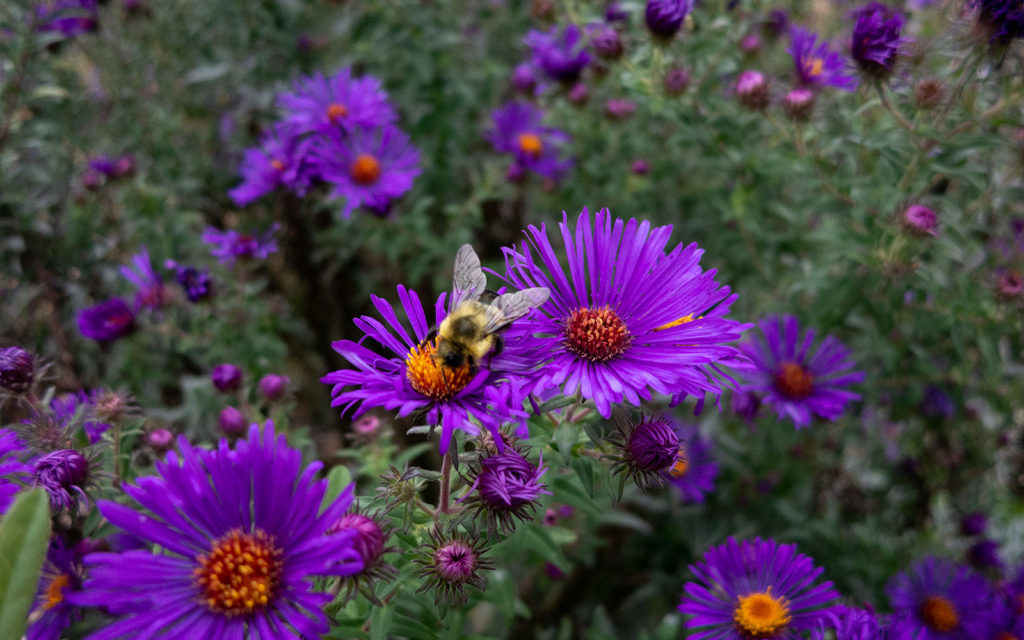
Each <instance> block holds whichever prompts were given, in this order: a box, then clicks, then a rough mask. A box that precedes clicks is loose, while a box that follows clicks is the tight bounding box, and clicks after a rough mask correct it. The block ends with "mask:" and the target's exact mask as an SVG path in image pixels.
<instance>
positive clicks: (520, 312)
mask: <svg viewBox="0 0 1024 640" xmlns="http://www.w3.org/2000/svg"><path fill="white" fill-rule="evenodd" d="M550 295H551V291H550V290H549V289H548V288H547V287H533V288H532V289H523V290H522V291H515V292H513V293H506V294H504V295H500V296H498V297H497V298H495V299H494V302H492V303H491V304H489V305H487V312H486V313H487V322H486V323H485V324H484V328H483V331H484V333H494V332H495V331H500V330H501V329H504V328H505V327H507V326H508V325H510V324H512V323H513V322H515V321H516V320H518V319H519V318H522V317H523V316H525V315H526V314H527V313H529V312H530V309H533V308H536V307H539V306H540V305H542V304H544V303H545V302H547V301H548V296H550Z"/></svg>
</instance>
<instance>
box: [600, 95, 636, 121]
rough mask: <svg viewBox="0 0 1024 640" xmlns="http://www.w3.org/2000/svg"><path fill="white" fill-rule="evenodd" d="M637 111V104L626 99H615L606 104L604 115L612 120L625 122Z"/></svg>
mask: <svg viewBox="0 0 1024 640" xmlns="http://www.w3.org/2000/svg"><path fill="white" fill-rule="evenodd" d="M635 111H636V103H635V102H633V101H632V100H626V99H624V98H613V99H611V100H608V101H607V102H605V103H604V114H605V115H606V116H608V118H609V119H610V120H625V119H626V118H628V117H629V116H631V115H633V113H634V112H635Z"/></svg>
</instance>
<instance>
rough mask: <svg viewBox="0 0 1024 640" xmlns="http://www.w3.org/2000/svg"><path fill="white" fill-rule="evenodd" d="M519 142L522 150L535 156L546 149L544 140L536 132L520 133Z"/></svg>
mask: <svg viewBox="0 0 1024 640" xmlns="http://www.w3.org/2000/svg"><path fill="white" fill-rule="evenodd" d="M518 143H519V150H520V151H522V152H523V153H525V154H528V155H531V156H533V157H534V158H536V157H537V156H539V155H540V152H541V151H543V149H544V142H543V141H542V140H541V139H540V136H538V135H537V134H535V133H520V134H519V139H518Z"/></svg>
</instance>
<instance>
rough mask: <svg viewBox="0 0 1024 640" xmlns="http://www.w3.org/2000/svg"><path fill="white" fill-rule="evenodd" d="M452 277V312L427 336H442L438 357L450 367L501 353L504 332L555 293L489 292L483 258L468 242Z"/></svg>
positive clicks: (474, 363)
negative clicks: (481, 261) (478, 255)
mask: <svg viewBox="0 0 1024 640" xmlns="http://www.w3.org/2000/svg"><path fill="white" fill-rule="evenodd" d="M452 280H453V283H452V284H453V287H452V302H451V306H450V307H449V308H450V309H452V311H451V313H449V314H448V317H447V318H445V319H444V320H443V321H442V322H441V325H440V326H439V327H438V328H437V331H436V332H433V333H432V334H431V335H429V336H428V337H427V340H428V341H429V340H432V339H433V338H435V337H437V338H438V340H437V350H436V352H435V353H434V359H435V361H436V362H437V363H438V364H439V365H440V366H441V367H448V368H450V369H457V368H459V367H461V366H463V365H465V364H468V365H469V366H470V367H476V366H479V364H480V363H481V362H482V361H483V359H484V358H485V357H487V355H488V354H491V356H492V357H493V356H495V355H497V354H499V353H501V350H502V346H503V342H502V340H501V336H500V332H501V331H502V330H503V329H505V328H507V327H508V326H509V325H510V324H512V323H513V322H515V321H516V320H518V319H519V318H522V317H523V316H525V315H526V314H527V313H529V312H530V309H533V308H535V307H539V306H540V305H542V304H544V303H545V302H546V301H547V299H548V296H549V295H550V294H551V292H550V291H549V290H548V288H547V287H533V288H531V289H523V290H522V291H515V292H513V293H505V294H502V295H495V294H494V293H493V292H490V291H487V276H486V275H485V274H484V272H483V269H481V268H480V258H478V257H477V255H476V252H475V251H473V247H471V246H469V245H468V244H464V245H462V247H460V248H459V252H458V253H457V254H456V256H455V269H454V273H453V277H452ZM442 370H443V369H442Z"/></svg>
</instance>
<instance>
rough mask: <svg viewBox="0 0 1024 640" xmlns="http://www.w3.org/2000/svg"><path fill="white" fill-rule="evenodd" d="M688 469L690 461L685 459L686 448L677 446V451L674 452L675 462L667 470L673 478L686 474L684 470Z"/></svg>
mask: <svg viewBox="0 0 1024 640" xmlns="http://www.w3.org/2000/svg"><path fill="white" fill-rule="evenodd" d="M689 469H690V463H689V462H687V461H686V449H685V448H684V447H679V453H677V454H676V461H675V464H673V465H672V467H671V468H669V470H668V472H669V475H671V476H672V477H673V478H682V477H683V476H685V475H686V472H687V471H688V470H689Z"/></svg>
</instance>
